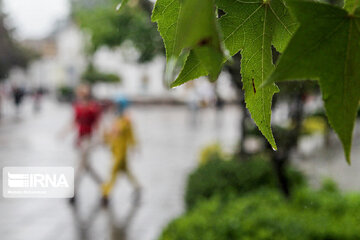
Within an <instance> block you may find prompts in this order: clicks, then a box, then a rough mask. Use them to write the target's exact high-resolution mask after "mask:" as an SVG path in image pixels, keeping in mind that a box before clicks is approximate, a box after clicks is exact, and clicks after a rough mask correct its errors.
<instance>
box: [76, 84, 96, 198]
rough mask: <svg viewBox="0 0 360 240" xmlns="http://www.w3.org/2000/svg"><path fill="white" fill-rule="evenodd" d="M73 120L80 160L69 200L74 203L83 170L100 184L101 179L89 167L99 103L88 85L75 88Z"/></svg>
mask: <svg viewBox="0 0 360 240" xmlns="http://www.w3.org/2000/svg"><path fill="white" fill-rule="evenodd" d="M73 114H74V120H73V124H72V129H75V130H76V133H77V138H76V148H77V150H78V152H79V155H80V157H79V158H80V159H79V160H80V161H79V163H78V167H77V170H76V173H75V183H74V184H75V195H74V197H73V198H71V199H70V202H71V203H72V204H73V203H75V199H76V191H77V189H78V186H79V183H80V180H81V178H82V176H83V175H84V173H85V172H87V173H89V174H90V176H91V177H92V178H93V180H94V181H95V182H96V183H98V184H101V182H102V180H101V178H100V177H99V176H98V174H97V173H96V172H95V171H94V170H93V169H92V168H91V166H90V163H89V155H90V152H91V149H92V147H93V145H94V141H93V135H94V132H95V131H96V130H97V128H98V124H99V119H100V115H101V108H100V106H99V104H98V103H97V102H96V101H94V100H93V99H92V97H91V89H90V87H89V86H88V85H80V86H78V88H77V89H76V101H75V103H74V104H73Z"/></svg>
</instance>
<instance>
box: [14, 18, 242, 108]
mask: <svg viewBox="0 0 360 240" xmlns="http://www.w3.org/2000/svg"><path fill="white" fill-rule="evenodd" d="M87 42H88V37H87V35H86V34H85V33H83V32H81V31H80V29H79V28H78V27H77V26H76V25H75V24H74V23H73V22H72V21H70V20H64V21H59V22H58V23H57V25H56V26H55V29H54V31H53V33H52V34H51V35H50V36H48V37H47V38H45V39H41V40H26V41H24V42H23V44H24V45H25V46H26V47H28V48H31V49H33V50H35V51H37V52H38V53H39V54H40V55H41V57H40V58H38V59H36V60H35V61H33V62H32V63H31V64H30V66H29V67H28V69H27V70H22V69H13V71H12V72H11V73H10V75H9V80H10V81H11V82H16V83H18V84H22V85H24V86H27V87H29V88H34V87H39V86H42V87H45V88H47V89H49V90H50V91H55V90H56V89H57V88H58V87H61V86H69V87H74V86H76V85H77V84H79V83H80V81H81V76H82V73H83V72H84V71H85V69H86V67H87V63H88V60H87V55H86V51H85V48H86V44H87ZM136 59H137V52H136V50H135V49H134V48H133V47H132V45H131V43H130V42H126V43H124V44H123V45H122V46H121V47H119V48H117V49H109V48H105V47H104V48H101V49H99V50H98V51H97V52H96V53H95V55H94V57H93V63H94V65H95V67H96V68H97V69H99V70H100V71H102V72H108V73H115V74H117V75H118V76H119V77H120V78H121V82H120V83H117V84H105V83H103V84H96V85H95V87H94V89H95V93H96V95H98V96H99V97H101V98H106V97H112V96H115V95H118V94H123V95H126V96H128V97H130V98H133V99H139V100H144V101H146V100H154V99H157V100H163V101H167V100H179V101H186V99H188V98H189V95H191V94H193V93H194V92H196V94H199V95H201V96H199V97H201V98H206V99H211V98H213V97H214V85H211V84H210V83H208V81H207V80H206V79H205V78H204V79H200V80H197V81H194V82H191V83H189V84H186V85H185V86H184V87H180V88H176V89H170V90H169V89H168V87H167V86H166V85H167V84H166V83H164V82H163V74H164V69H165V57H163V56H158V57H156V58H155V59H154V60H152V61H151V62H150V63H146V64H139V63H137V61H136ZM219 82H220V84H218V86H219V87H218V89H217V92H218V94H219V95H220V96H221V97H223V99H225V100H229V101H231V100H234V99H235V98H236V93H235V92H234V91H233V88H232V86H231V83H230V81H229V78H228V76H227V75H226V74H225V73H223V74H222V75H221V76H220V79H219ZM194 89H195V90H194Z"/></svg>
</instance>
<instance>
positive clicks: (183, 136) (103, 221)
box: [0, 101, 360, 240]
mask: <svg viewBox="0 0 360 240" xmlns="http://www.w3.org/2000/svg"><path fill="white" fill-rule="evenodd" d="M22 110H23V115H21V116H19V117H17V118H14V117H13V115H12V114H8V115H7V116H5V117H4V118H2V119H1V120H0V167H5V166H76V163H77V155H76V152H75V151H74V142H73V138H71V137H68V138H66V139H64V140H59V139H58V138H57V137H56V136H57V134H58V132H59V130H60V129H61V128H63V126H64V125H65V124H66V122H67V121H69V120H70V119H71V109H70V107H69V106H68V105H58V104H56V103H55V102H52V101H48V102H46V103H45V105H44V106H43V111H42V112H40V113H39V114H37V115H33V114H32V111H31V108H30V107H29V106H24V109H22ZM196 114H197V119H196V123H197V125H196V126H194V125H192V124H190V123H191V122H193V118H192V117H193V116H191V112H189V111H188V109H187V108H186V107H172V106H162V107H160V106H159V107H149V106H146V107H134V108H133V109H132V117H133V121H134V123H135V131H136V132H137V135H138V138H139V139H140V153H137V154H136V155H133V156H132V157H131V161H130V163H129V164H130V168H131V169H132V171H133V173H134V174H135V175H136V176H137V178H138V179H139V181H140V183H141V185H142V191H141V197H136V195H135V196H134V191H133V189H132V188H131V185H130V184H129V183H128V181H127V180H126V178H120V180H119V181H118V182H117V184H116V185H115V189H114V192H113V194H112V196H111V199H110V203H109V206H108V208H102V207H101V204H100V203H101V194H100V186H98V185H97V184H96V183H94V181H93V180H92V179H91V178H90V177H89V176H84V178H83V179H82V181H81V184H80V189H79V194H78V200H77V204H76V208H73V207H72V206H71V205H70V204H69V202H68V201H67V200H66V199H4V198H2V197H1V198H0V213H1V214H0V239H1V240H3V239H4V240H24V239H26V240H49V239H51V240H79V239H86V240H92V239H94V240H101V239H120V240H122V239H125V240H154V239H156V238H157V236H159V234H160V233H161V230H162V228H163V227H164V226H165V225H166V224H167V223H168V222H169V221H170V220H171V219H173V218H174V217H176V216H178V215H179V214H181V213H182V211H183V207H184V206H183V194H184V186H185V184H186V178H187V175H188V173H189V172H190V171H191V170H192V169H194V168H195V167H196V166H197V156H198V153H199V150H200V149H201V148H202V147H203V146H205V145H206V144H209V143H213V142H214V141H216V140H217V141H220V142H221V143H222V144H223V145H224V146H225V148H226V149H228V150H231V149H232V147H233V146H234V145H235V144H236V143H237V140H238V136H239V132H238V129H239V128H238V126H239V119H240V116H239V112H238V111H237V109H236V107H226V108H225V109H224V110H223V111H222V113H221V114H216V111H214V110H212V109H205V110H202V111H200V112H198V113H196ZM358 125H359V124H358ZM357 132H359V127H358V130H357ZM358 136H359V134H357V137H355V139H354V146H353V163H352V166H348V165H347V164H346V162H345V160H344V158H343V152H342V149H341V145H340V144H339V143H338V142H336V141H338V140H336V139H335V143H334V144H333V145H332V146H331V148H329V149H323V148H321V147H319V148H315V150H314V151H313V153H311V154H308V155H307V156H304V155H303V154H298V155H297V156H296V158H295V162H296V164H297V165H299V166H300V167H301V168H302V169H304V170H305V171H306V173H307V174H308V175H309V176H310V179H311V181H312V182H313V183H314V184H316V183H318V182H319V181H321V178H322V177H323V176H331V177H333V178H334V179H335V180H336V181H337V182H338V183H339V184H340V186H341V187H342V188H344V189H352V190H360V185H359V184H358V182H359V180H360V176H359V174H358V172H359V169H360V158H359V156H360V141H359V140H360V139H359V137H358ZM316 141H317V140H316V137H315V138H312V139H308V140H306V141H305V143H307V144H310V145H311V146H315V145H316V144H314V143H316ZM304 158H306V159H305V160H304ZM90 160H91V161H90V163H91V165H92V167H93V168H94V169H96V170H97V172H98V174H99V175H100V176H101V178H102V179H107V178H108V177H109V173H110V167H111V156H110V153H109V151H108V150H107V149H106V148H105V147H104V146H98V147H97V148H96V149H94V151H93V154H92V157H91V159H90ZM0 174H1V178H0V179H2V173H0ZM134 199H135V200H136V201H135V200H134Z"/></svg>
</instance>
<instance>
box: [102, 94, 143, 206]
mask: <svg viewBox="0 0 360 240" xmlns="http://www.w3.org/2000/svg"><path fill="white" fill-rule="evenodd" d="M128 105H129V103H128V101H127V99H126V98H123V97H121V98H118V99H116V101H115V106H116V111H117V115H116V118H115V120H114V121H113V123H112V127H111V129H110V131H105V133H104V140H105V143H106V144H107V145H109V147H110V150H111V152H112V157H113V166H112V170H111V177H110V179H109V181H107V182H105V183H104V184H103V186H102V190H103V199H102V201H103V204H104V205H107V204H108V198H109V195H110V193H111V191H112V189H113V186H114V184H115V182H116V178H117V176H118V175H119V174H118V173H124V174H126V176H127V177H128V179H129V181H130V182H131V184H132V185H133V186H134V188H135V191H136V193H137V195H138V194H139V193H140V184H139V182H138V181H137V179H136V178H135V176H134V175H133V174H132V173H131V171H130V170H129V168H128V162H127V161H128V152H129V150H130V149H131V148H134V147H135V146H136V140H135V136H134V132H133V127H132V122H131V119H130V116H129V115H128V114H127V112H126V110H127V108H128Z"/></svg>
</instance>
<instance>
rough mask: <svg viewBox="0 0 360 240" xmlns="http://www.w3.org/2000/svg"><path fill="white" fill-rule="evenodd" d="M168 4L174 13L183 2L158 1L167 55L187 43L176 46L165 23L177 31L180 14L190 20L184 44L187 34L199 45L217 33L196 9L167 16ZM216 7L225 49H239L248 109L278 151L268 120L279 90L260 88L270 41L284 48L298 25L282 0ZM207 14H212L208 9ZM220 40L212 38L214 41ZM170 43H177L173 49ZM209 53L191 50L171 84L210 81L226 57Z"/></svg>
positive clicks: (156, 13) (157, 12)
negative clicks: (205, 31) (221, 13)
mask: <svg viewBox="0 0 360 240" xmlns="http://www.w3.org/2000/svg"><path fill="white" fill-rule="evenodd" d="M165 2H166V3H167V2H169V4H165ZM188 2H191V3H194V2H196V1H190V0H187V1H186V0H184V4H183V5H184V8H185V7H186V6H187V4H188ZM208 2H210V1H206V3H208ZM171 4H175V5H176V9H178V11H177V13H178V12H180V9H182V4H181V2H178V1H171V0H170V1H169V0H158V1H157V3H156V5H155V8H154V13H153V20H155V21H157V22H158V26H159V31H160V33H161V35H162V37H163V38H164V41H165V46H166V49H167V52H168V54H167V57H168V59H169V58H171V57H173V56H175V57H177V56H178V54H179V53H180V50H181V49H183V48H184V47H187V45H186V44H185V45H180V44H179V43H178V42H179V40H178V39H179V37H177V36H178V34H177V32H175V34H174V33H173V32H171V31H169V25H170V26H172V28H173V31H176V30H177V29H178V28H177V24H182V19H183V18H184V17H182V15H185V16H186V18H187V19H190V18H191V19H192V21H193V23H192V24H191V23H190V20H189V21H188V24H187V29H191V30H192V31H190V30H188V31H187V32H186V31H185V32H181V34H179V35H180V36H181V38H180V39H181V40H182V42H184V43H186V41H185V40H184V38H185V37H187V36H191V37H193V38H194V41H193V42H194V43H198V45H199V42H201V41H199V40H201V39H205V40H206V39H213V38H215V37H216V36H217V35H216V34H215V33H213V31H214V30H215V29H216V27H215V26H214V24H212V25H211V24H205V23H204V21H199V20H202V19H207V18H210V17H207V18H206V17H204V16H198V14H196V13H195V12H192V11H185V10H184V11H182V15H181V14H180V15H179V14H178V15H171V13H172V11H173V8H174V7H173V6H172V5H171ZM216 5H217V7H218V8H220V9H221V10H223V11H225V12H226V14H225V15H224V16H223V17H221V18H220V19H219V21H218V22H219V25H220V27H221V30H222V33H223V35H224V41H223V44H224V45H225V47H226V48H227V49H228V50H229V53H230V55H231V56H233V55H235V54H236V53H238V52H239V51H241V53H242V58H243V59H242V64H241V67H242V68H241V74H242V80H243V84H244V85H243V86H244V87H243V88H244V91H245V101H246V104H247V108H248V109H249V111H250V113H251V116H252V118H253V119H254V121H255V123H256V124H257V126H258V127H259V129H260V131H261V132H262V133H263V135H264V136H265V137H266V138H267V139H268V141H269V143H270V144H271V145H272V147H273V148H274V149H276V144H275V140H274V137H273V135H272V133H271V127H270V122H271V99H272V96H273V95H274V93H276V92H277V91H278V88H277V87H276V86H275V85H274V84H273V85H271V86H267V87H263V88H259V86H260V85H262V84H263V83H264V81H265V79H266V78H267V77H268V76H269V74H270V73H271V71H272V70H273V68H274V65H273V63H272V55H271V45H272V44H273V45H274V46H275V47H276V48H277V49H278V50H279V51H281V50H283V48H284V47H285V46H286V43H287V41H288V40H289V39H290V37H291V32H292V31H293V29H294V27H295V26H296V24H295V22H294V21H293V20H292V19H291V17H290V15H289V14H288V12H287V9H286V7H285V5H284V2H283V1H282V0H273V1H267V2H266V3H263V2H262V1H252V0H251V1H250V0H248V1H246V0H245V1H237V0H226V1H225V0H223V1H217V2H216ZM164 11H166V12H168V14H164ZM201 12H202V11H201ZM208 12H209V13H210V12H211V9H210V10H208ZM190 16H191V17H190ZM212 16H213V17H215V14H214V13H212ZM169 19H170V22H169V21H168V20H169ZM178 19H180V20H178ZM194 22H195V23H196V24H194ZM182 25H185V24H182ZM204 26H208V28H210V29H211V31H210V30H209V31H208V32H209V33H208V34H207V35H209V36H210V34H211V36H213V37H210V38H209V37H207V38H205V37H206V36H207V35H205V34H203V35H202V31H201V30H202V29H203V28H204ZM183 28H184V27H181V28H180V29H183ZM195 33H196V34H195ZM199 35H200V36H201V37H200V36H199ZM184 36H185V37H184ZM218 39H219V38H216V40H218ZM172 46H175V47H173V48H171V47H172ZM216 46H220V44H216ZM172 49H177V51H176V52H174V51H172ZM196 49H197V48H196ZM207 51H208V50H206V51H205V52H203V53H202V54H198V53H197V52H196V50H195V54H194V53H190V55H189V56H188V59H187V61H186V63H185V66H184V67H183V69H182V71H181V73H180V74H179V76H178V78H177V79H176V80H175V81H174V82H173V84H172V86H173V87H174V86H178V85H181V84H183V83H185V82H187V81H189V80H192V79H194V78H197V77H200V76H203V75H208V74H210V79H214V76H215V74H214V73H216V72H217V71H218V67H217V66H221V63H222V62H224V60H223V61H219V59H221V55H220V54H214V53H213V52H207ZM209 67H210V69H215V70H214V72H210V71H209ZM216 76H217V75H216Z"/></svg>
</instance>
